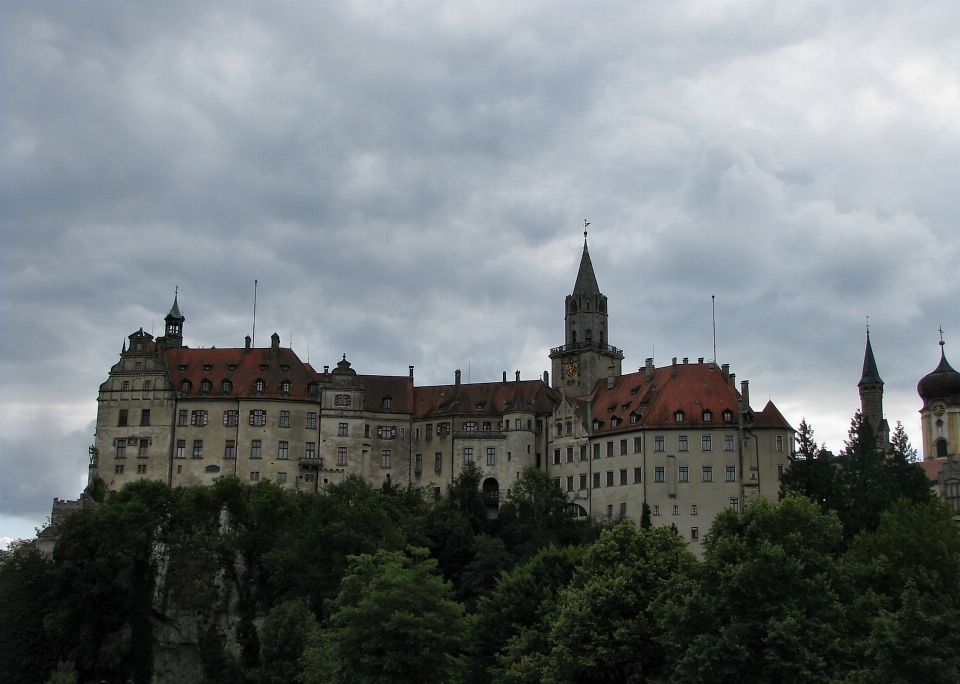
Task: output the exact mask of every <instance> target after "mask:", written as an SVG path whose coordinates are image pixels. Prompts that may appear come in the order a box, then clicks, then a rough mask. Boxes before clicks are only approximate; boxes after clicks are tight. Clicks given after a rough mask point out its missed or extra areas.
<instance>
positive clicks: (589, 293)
mask: <svg viewBox="0 0 960 684" xmlns="http://www.w3.org/2000/svg"><path fill="white" fill-rule="evenodd" d="M564 333H565V340H566V342H565V344H564V345H563V346H562V347H555V348H554V349H551V350H550V359H551V361H552V362H553V363H552V372H553V387H554V389H563V388H565V389H567V392H568V394H569V395H570V396H573V397H580V396H584V395H586V394H589V393H590V391H591V390H592V389H593V387H594V385H596V384H597V381H598V380H600V379H601V378H606V377H610V376H619V375H620V372H621V371H620V368H621V362H622V361H623V352H622V351H621V350H619V349H617V348H616V347H612V346H610V344H609V343H608V339H609V338H608V330H607V298H606V297H604V296H603V294H602V293H601V292H600V287H599V286H598V285H597V276H596V274H595V273H594V272H593V263H592V262H591V261H590V251H589V250H588V249H587V233H586V232H584V233H583V256H581V257H580V270H579V271H578V272H577V282H576V283H575V284H574V286H573V294H571V295H568V296H567V299H566V302H565V312H564Z"/></svg>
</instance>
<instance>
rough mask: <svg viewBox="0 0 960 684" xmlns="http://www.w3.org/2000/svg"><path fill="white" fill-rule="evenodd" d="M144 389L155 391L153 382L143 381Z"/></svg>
mask: <svg viewBox="0 0 960 684" xmlns="http://www.w3.org/2000/svg"><path fill="white" fill-rule="evenodd" d="M143 389H145V390H152V389H153V380H144V381H143Z"/></svg>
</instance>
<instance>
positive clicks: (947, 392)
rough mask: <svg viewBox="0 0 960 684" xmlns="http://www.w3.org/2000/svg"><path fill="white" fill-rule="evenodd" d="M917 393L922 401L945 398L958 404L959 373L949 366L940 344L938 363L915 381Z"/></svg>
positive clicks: (959, 391) (959, 401) (959, 395)
mask: <svg viewBox="0 0 960 684" xmlns="http://www.w3.org/2000/svg"><path fill="white" fill-rule="evenodd" d="M917 393H918V394H919V395H920V398H921V399H923V400H924V402H927V401H932V400H933V399H945V400H948V401H951V402H956V403H957V404H960V373H958V372H957V371H955V370H954V369H953V368H951V367H950V364H949V363H948V362H947V356H946V354H944V352H943V346H942V345H941V347H940V364H939V365H938V366H937V367H936V368H935V369H934V370H933V372H932V373H928V374H927V375H925V376H923V378H921V380H920V382H919V383H917Z"/></svg>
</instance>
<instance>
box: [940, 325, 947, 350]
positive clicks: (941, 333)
mask: <svg viewBox="0 0 960 684" xmlns="http://www.w3.org/2000/svg"><path fill="white" fill-rule="evenodd" d="M945 344H946V342H944V341H943V326H942V325H941V326H940V346H941V347H942V346H944V345H945Z"/></svg>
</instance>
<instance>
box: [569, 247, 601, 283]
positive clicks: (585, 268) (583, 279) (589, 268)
mask: <svg viewBox="0 0 960 684" xmlns="http://www.w3.org/2000/svg"><path fill="white" fill-rule="evenodd" d="M573 294H575V295H577V294H600V286H599V285H597V275H596V274H595V273H594V272H593V262H591V261H590V251H589V250H588V249H587V240H586V238H584V240H583V256H582V257H580V270H579V271H577V282H576V284H575V285H574V286H573Z"/></svg>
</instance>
